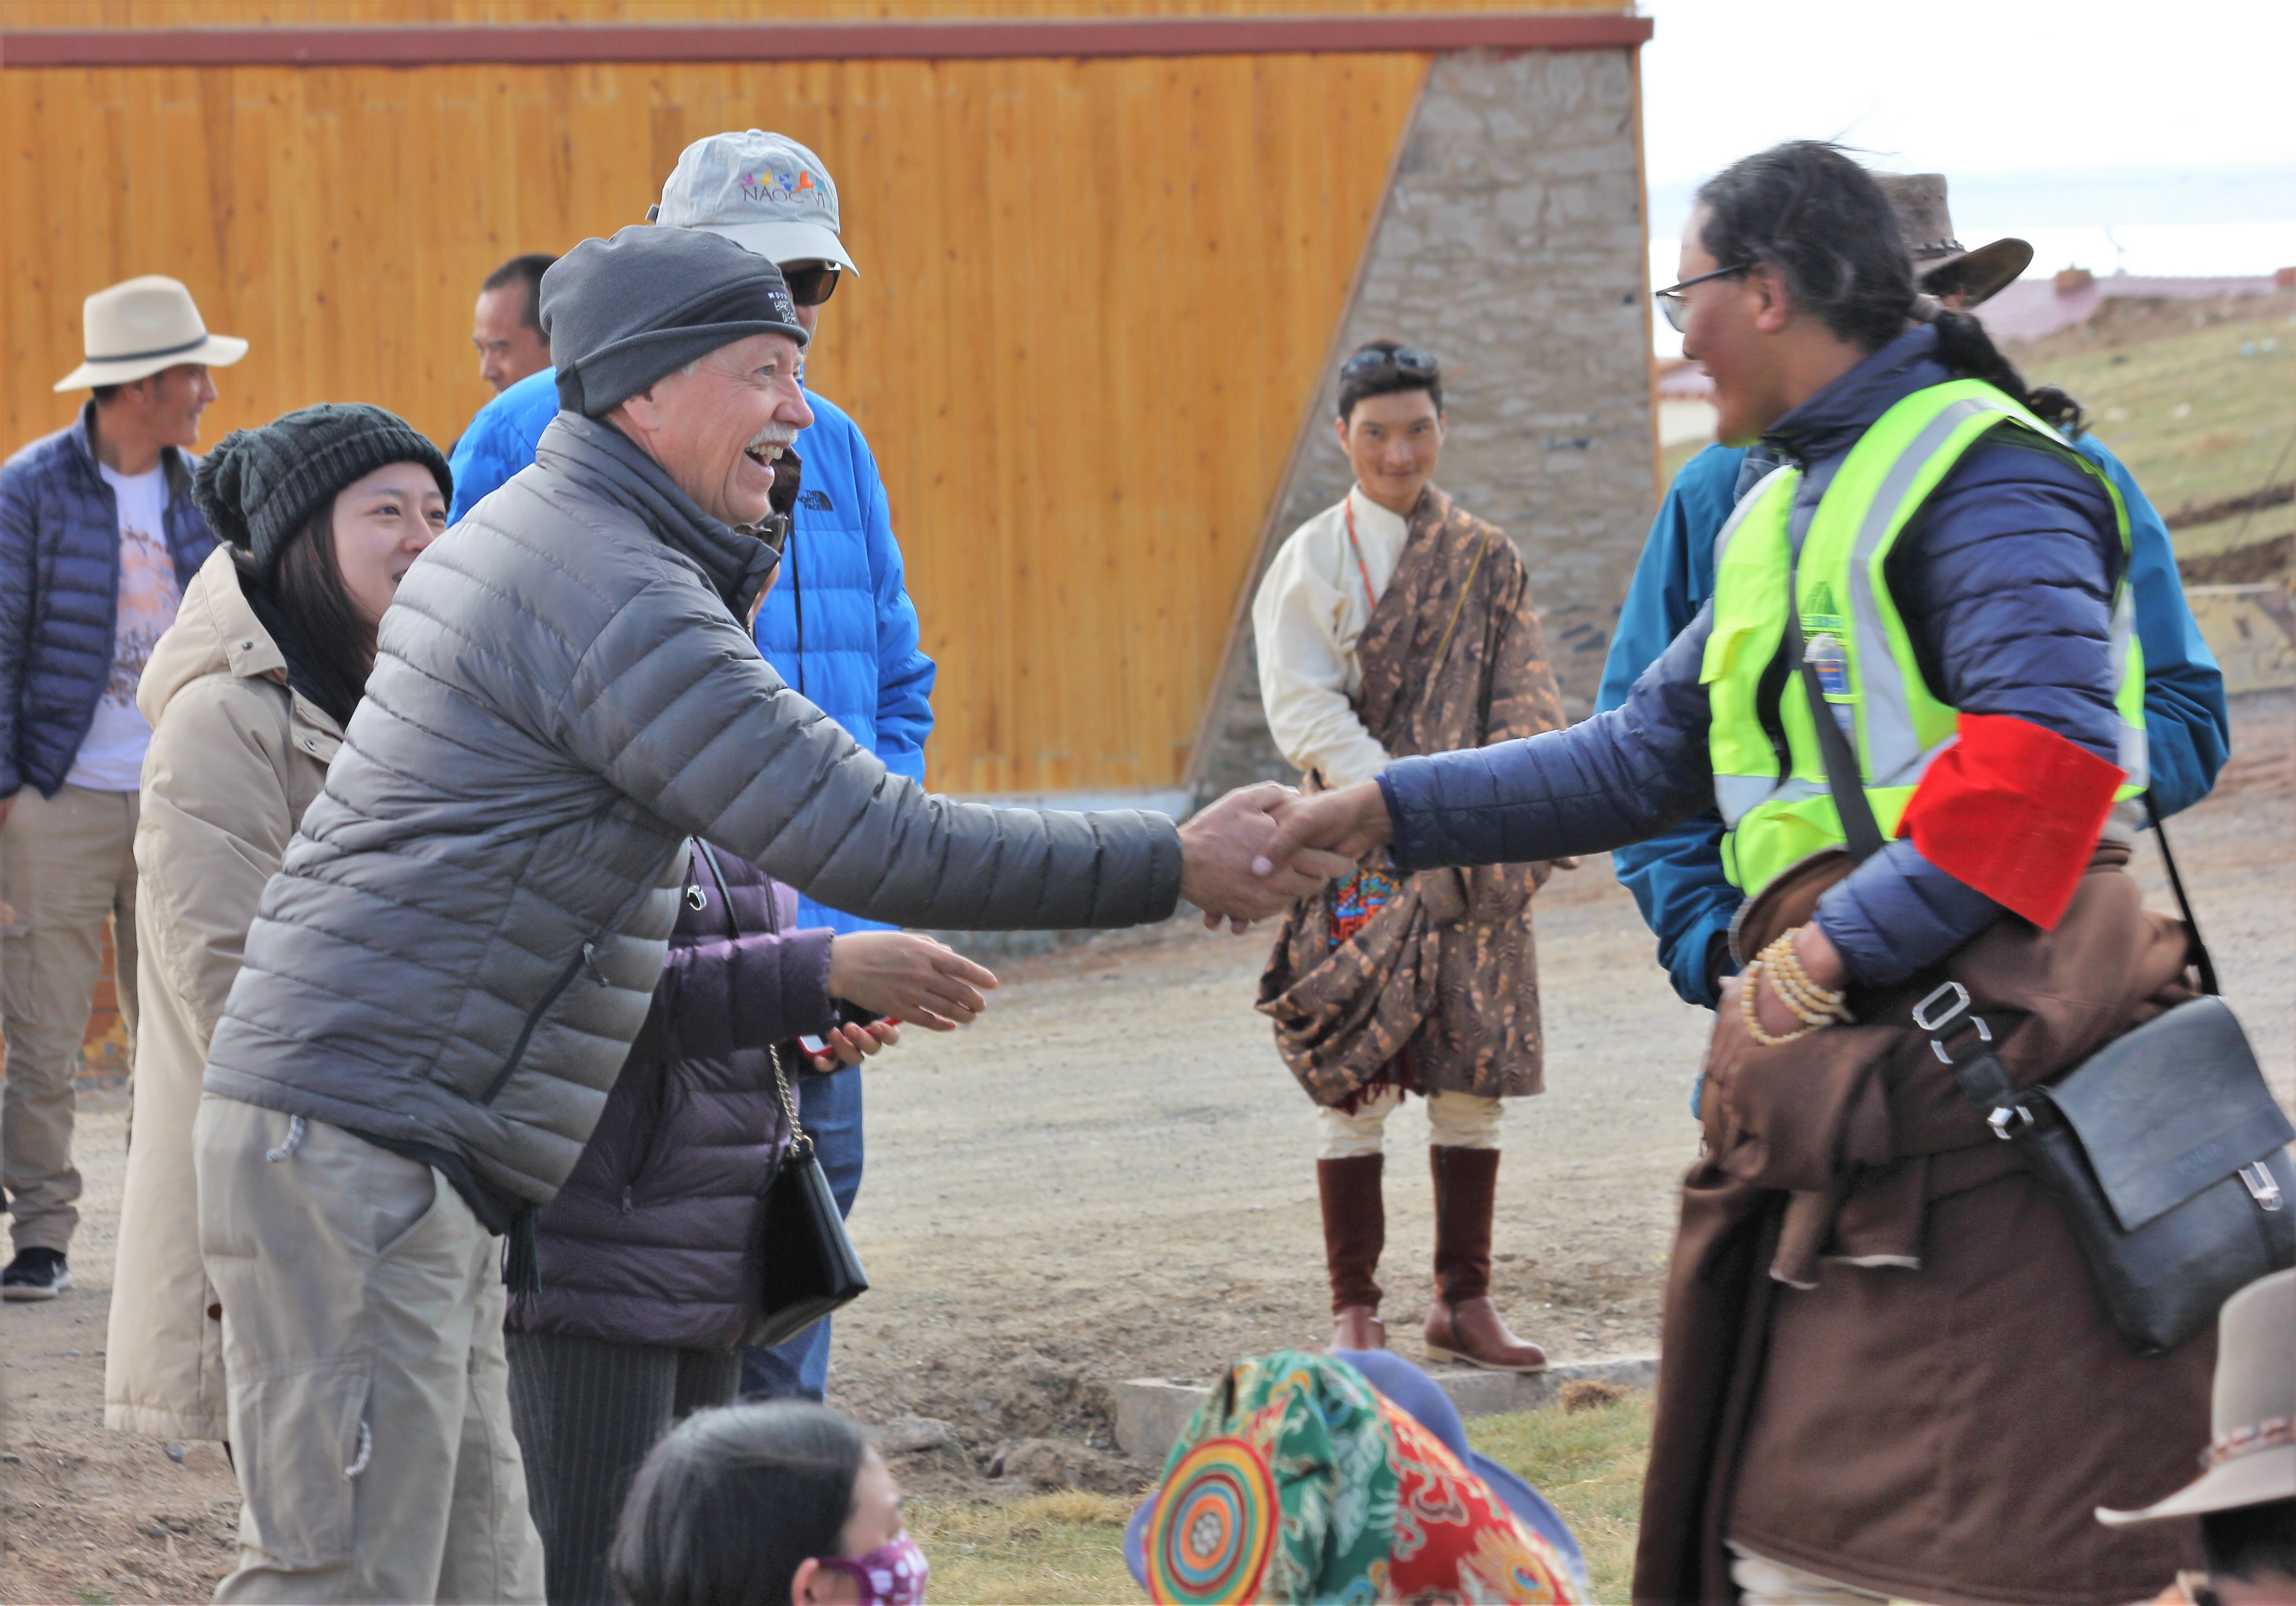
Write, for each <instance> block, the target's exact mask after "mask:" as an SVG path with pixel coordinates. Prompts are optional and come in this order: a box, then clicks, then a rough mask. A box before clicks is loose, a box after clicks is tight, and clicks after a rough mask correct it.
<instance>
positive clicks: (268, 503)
mask: <svg viewBox="0 0 2296 1606" xmlns="http://www.w3.org/2000/svg"><path fill="white" fill-rule="evenodd" d="M391 463H421V464H422V466H423V467H424V468H426V469H429V470H430V477H431V478H432V479H436V480H437V481H438V482H439V495H440V496H444V497H446V498H447V501H449V502H452V501H453V500H454V499H455V475H454V471H452V470H451V469H449V468H448V467H447V459H446V457H445V456H444V455H442V454H441V453H440V452H439V448H438V447H434V446H432V445H431V444H430V440H429V438H426V437H425V436H424V435H423V434H422V431H421V430H417V429H416V428H415V427H414V425H412V424H410V423H408V422H406V420H405V419H403V418H401V417H399V416H398V414H395V413H386V412H384V411H383V410H382V409H381V407H374V406H368V405H367V404H366V403H365V402H322V403H320V404H319V405H318V406H316V407H298V408H297V409H296V410H295V411H294V412H292V413H283V414H280V415H279V416H278V417H276V418H275V419H273V420H272V421H271V422H269V423H267V424H265V425H264V426H263V427H262V428H261V429H259V430H233V431H232V432H231V433H230V434H228V435H226V436H225V437H224V438H223V439H222V441H221V442H220V443H218V444H217V447H216V449H215V450H214V451H212V452H209V454H208V455H206V456H205V457H202V458H201V459H200V467H199V472H198V473H197V474H196V475H194V476H193V479H192V499H193V501H194V502H196V503H198V504H199V507H200V512H201V513H203V514H205V515H206V516H207V521H208V529H210V530H212V531H213V532H214V533H215V536H216V538H217V540H220V541H223V542H225V543H227V544H228V545H233V546H235V547H237V548H239V550H240V551H241V552H242V553H246V554H248V558H249V561H250V562H249V566H250V568H252V569H253V570H254V571H255V577H256V578H257V579H258V580H260V581H263V582H264V583H265V584H266V585H267V584H268V583H269V582H270V579H271V576H272V573H273V571H274V569H275V568H276V566H277V564H278V561H279V554H280V553H282V552H284V551H285V550H286V548H287V544H288V542H290V541H291V540H293V539H294V537H295V533H296V532H297V531H298V530H299V529H302V528H303V526H304V525H305V524H307V523H308V522H309V521H310V519H311V515H312V514H314V513H316V512H318V511H319V510H320V509H321V508H323V507H325V506H328V505H330V504H332V503H333V501H334V499H335V497H336V496H338V495H339V494H340V493H341V491H342V490H343V488H345V487H346V486H349V485H352V484H355V483H356V482H357V481H358V480H361V479H365V478H366V476H368V475H369V474H372V473H373V472H374V471H375V470H377V469H380V468H386V467H388V466H389V465H390V464H391Z"/></svg>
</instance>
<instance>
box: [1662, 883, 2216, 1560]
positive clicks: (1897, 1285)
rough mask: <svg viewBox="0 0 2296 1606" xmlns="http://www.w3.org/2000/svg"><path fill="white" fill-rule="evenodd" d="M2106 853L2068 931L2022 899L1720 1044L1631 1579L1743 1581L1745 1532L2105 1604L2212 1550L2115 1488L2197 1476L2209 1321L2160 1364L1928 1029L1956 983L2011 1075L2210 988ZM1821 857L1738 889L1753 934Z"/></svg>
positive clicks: (1763, 1542)
mask: <svg viewBox="0 0 2296 1606" xmlns="http://www.w3.org/2000/svg"><path fill="white" fill-rule="evenodd" d="M2127 861H2128V848H2127V845H2126V844H2125V843H2120V842H2113V841H2108V842H2107V843H2105V844H2103V845H2101V846H2100V847H2099V848H2098V849H2097V852H2096V856H2095V859H2094V860H2093V862H2092V864H2091V865H2090V868H2089V871H2088V873H2087V875H2086V876H2085V877H2084V878H2083V880H2082V882H2081V885H2080V887H2079V889H2078V890H2077V891H2076V892H2075V894H2074V897H2073V901H2072V905H2071V907H2070V908H2069V909H2068V910H2067V911H2066V914H2065V916H2064V918H2063V919H2062V921H2060V922H2058V925H2057V927H2056V929H2055V930H2051V931H2042V930H2038V929H2036V928H2035V927H2033V926H2031V925H2030V924H2028V923H2027V922H2023V921H2021V920H2018V919H2016V918H2015V917H2013V916H2009V917H2005V918H2003V919H2002V920H2001V921H1999V922H1997V924H1995V925H1994V926H1993V927H1991V928H1990V929H1989V930H1987V931H1985V932H1984V933H1982V934H1981V935H1980V936H1979V937H1978V938H1974V939H1973V940H1972V941H1971V942H1970V943H1969V944H1968V945H1966V946H1964V947H1963V948H1962V949H1961V950H1960V951H1959V952H1958V953H1956V955H1954V956H1953V957H1952V958H1951V959H1950V960H1949V961H1948V963H1946V964H1945V965H1944V966H1943V967H1942V971H1941V973H1940V972H1939V971H1931V972H1930V973H1928V974H1926V975H1925V976H1924V977H1923V978H1922V979H1920V980H1918V981H1916V982H1915V983H1914V984H1912V985H1910V986H1908V987H1901V988H1898V989H1896V990H1894V991H1890V992H1888V993H1882V994H1876V995H1873V996H1862V997H1855V998H1853V999H1852V1001H1851V1003H1852V1007H1853V1008H1854V1009H1855V1010H1856V1012H1857V1017H1858V1020H1860V1021H1861V1022H1862V1023H1863V1024H1859V1025H1857V1026H1849V1027H1835V1028H1828V1029H1826V1030H1825V1031H1822V1032H1817V1033H1814V1034H1812V1035H1811V1036H1809V1037H1804V1038H1800V1039H1798V1040H1796V1041H1795V1042H1792V1043H1790V1044H1786V1045H1780V1046H1776V1047H1770V1048H1762V1047H1755V1046H1751V1045H1750V1046H1748V1047H1746V1048H1744V1049H1743V1050H1741V1051H1739V1052H1735V1053H1733V1054H1732V1055H1731V1056H1730V1057H1729V1058H1728V1059H1727V1060H1726V1061H1721V1062H1710V1063H1709V1065H1708V1066H1707V1072H1706V1074H1707V1078H1708V1079H1707V1082H1706V1092H1705V1097H1704V1099H1703V1101H1702V1114H1703V1117H1704V1120H1705V1127H1706V1153H1705V1155H1704V1157H1703V1158H1702V1159H1700V1160H1699V1161H1698V1163H1697V1164H1696V1165H1694V1166H1693V1167H1692V1168H1691V1170H1690V1173H1689V1175H1688V1176H1686V1177H1685V1180H1684V1184H1683V1192H1682V1223H1681V1228H1680V1231H1679V1233H1678V1234H1677V1238H1676V1241H1675V1248H1674V1256H1673V1260H1672V1264H1671V1266H1670V1267H1669V1272H1668V1276H1667V1292H1666V1308H1665V1313H1664V1316H1663V1323H1662V1336H1661V1345H1660V1348H1661V1354H1662V1355H1663V1356H1664V1357H1665V1360H1664V1364H1663V1365H1662V1366H1661V1369H1660V1374H1659V1388H1658V1393H1659V1400H1658V1420H1657V1424H1656V1428H1655V1431H1654V1436H1653V1439H1652V1448H1651V1460H1650V1467H1649V1471H1648V1474H1647V1476H1646V1479H1645V1481H1644V1491H1643V1516H1642V1528H1641V1537H1640V1542H1639V1546H1638V1550H1637V1554H1636V1568H1635V1585H1634V1598H1635V1599H1636V1601H1637V1602H1691V1601H1696V1602H1729V1601H1731V1600H1733V1599H1734V1589H1733V1587H1732V1586H1731V1583H1730V1577H1729V1557H1728V1553H1727V1551H1726V1547H1725V1541H1726V1540H1735V1541H1736V1542H1737V1543H1739V1544H1740V1545H1743V1546H1745V1548H1747V1549H1748V1550H1751V1551H1753V1552H1754V1553H1757V1554H1760V1555H1764V1556H1767V1557H1769V1558H1770V1559H1772V1560H1774V1561H1784V1562H1786V1563H1789V1564H1791V1565H1792V1566H1795V1567H1800V1568H1802V1569H1806V1570H1808V1571H1809V1572H1813V1573H1816V1574H1817V1575H1819V1576H1820V1577H1826V1578H1831V1579H1833V1580H1836V1581H1838V1582H1841V1583H1844V1584H1849V1585H1852V1586H1857V1587H1858V1588H1862V1589H1869V1590H1874V1591H1876V1592H1878V1593H1882V1594H1890V1595H1892V1596H1895V1597H1897V1598H1899V1599H1906V1600H1914V1601H1922V1602H1936V1603H1938V1606H1955V1603H1957V1602H1988V1603H1991V1602H2034V1603H2036V1606H2112V1603H2114V1602H2128V1601H2132V1600H2136V1599H2140V1598H2144V1597H2148V1596H2150V1595H2152V1594H2155V1593H2156V1592H2157V1591H2159V1590H2160V1589H2161V1587H2162V1586H2165V1585H2166V1584H2167V1583H2169V1580H2170V1578H2171V1577H2172V1576H2173V1574H2174V1573H2175V1571H2176V1570H2177V1568H2179V1567H2180V1566H2193V1565H2196V1564H2197V1562H2198V1552H2197V1536H2196V1533H2195V1530H2194V1528H2193V1527H2192V1525H2190V1524H2186V1523H2178V1522H2162V1523H2156V1524H2152V1525H2148V1526H2146V1527H2143V1528H2128V1529H2112V1528H2105V1527H2103V1525H2102V1524H2100V1523H2098V1522H2097V1521H2096V1520H2095V1517H2094V1515H2093V1513H2094V1512H2095V1508H2096V1507H2097V1506H2099V1505H2112V1506H2122V1507H2129V1506H2136V1505H2143V1504H2149V1503H2150V1502H2152V1501H2153V1500H2155V1499H2158V1498H2160V1497H2161V1495H2165V1494H2167V1493H2169V1491H2171V1490H2173V1489H2175V1488H2177V1487H2180V1486H2181V1485H2182V1484H2183V1483H2185V1481H2187V1480H2189V1479H2190V1478H2191V1476H2192V1472H2193V1467H2194V1455H2195V1454H2196V1453H2197V1452H2198V1451H2199V1450H2200V1449H2201V1448H2202V1446H2205V1445H2206V1443H2207V1442H2208V1437H2209V1389H2210V1376H2211V1373H2212V1372H2213V1370H2214V1367H2215V1364H2216V1336H2215V1333H2214V1331H2213V1330H2211V1331H2210V1332H2206V1333H2203V1334H2202V1335H2201V1336H2199V1337H2196V1338H2194V1339H2193V1340H2191V1341H2190V1342H2188V1343H2186V1344H2185V1345H2184V1346H2183V1347H2182V1348H2178V1349H2177V1350H2176V1351H2174V1352H2172V1353H2170V1354H2169V1355H2166V1356H2156V1357H2152V1358H2144V1357H2140V1356H2137V1355H2136V1354H2135V1353H2134V1352H2133V1351H2131V1350H2130V1349H2129V1348H2128V1347H2127V1346H2126V1345H2124V1344H2123V1343H2122V1342H2121V1341H2120V1338H2119V1337H2118V1335H2116V1334H2115V1333H2114V1332H2113V1330H2112V1323H2111V1320H2110V1318H2109V1317H2108V1316H2107V1315H2106V1314H2105V1312H2104V1310H2103V1307H2102V1306H2101V1305H2100V1304H2099V1303H2098V1300H2097V1297H2096V1294H2095V1291H2094V1289H2093V1286H2092V1284H2091V1283H2090V1282H2089V1279H2088V1274H2087V1270H2086V1269H2085V1267H2084V1266H2082V1264H2081V1260H2080V1255H2079V1249H2078V1248H2077V1246H2076V1245H2075V1243H2074V1241H2073V1240H2072V1237H2071V1233H2070V1232H2069V1231H2068V1230H2067V1228H2066V1227H2065V1225H2064V1221H2063V1217H2062V1214H2061V1212H2060V1211H2059V1210H2058V1209H2057V1206H2056V1204H2055V1202H2054V1200H2053V1199H2052V1198H2051V1196H2050V1195H2049V1194H2048V1192H2046V1189H2045V1188H2044V1187H2043V1185H2042V1184H2041V1183H2040V1182H2039V1181H2038V1178H2036V1177H2035V1176H2032V1175H2031V1174H2030V1172H2028V1171H2027V1170H2026V1169H2025V1168H2024V1166H2023V1162H2022V1160H2021V1158H2020V1157H2019V1153H2018V1151H2017V1150H2016V1149H2014V1148H2013V1146H2012V1145H2010V1144H2007V1143H2001V1142H1998V1141H1997V1140H1996V1139H1995V1138H1994V1137H1993V1136H1992V1135H1991V1134H1990V1133H1989V1131H1988V1130H1987V1129H1986V1127H1985V1125H1984V1122H1983V1121H1982V1119H1981V1118H1980V1117H1979V1116H1978V1114H1977V1112H1976V1111H1975V1110H1972V1109H1971V1108H1970V1106H1969V1105H1968V1103H1967V1102H1965V1101H1964V1099H1963V1097H1962V1094H1961V1092H1960V1090H1959V1088H1958V1086H1956V1084H1955V1082H1954V1080H1953V1077H1952V1073H1951V1072H1950V1071H1949V1070H1948V1069H1947V1068H1946V1067H1945V1066H1944V1065H1942V1064H1941V1063H1939V1061H1938V1060H1937V1059H1936V1058H1935V1057H1934V1056H1933V1055H1932V1054H1931V1052H1930V1049H1929V1045H1928V1040H1927V1038H1926V1037H1923V1035H1922V1034H1921V1033H1919V1032H1917V1031H1915V1029H1914V1028H1913V1027H1912V1025H1911V1020H1910V1014H1909V1012H1910V1009H1911V1007H1912V1005H1913V1004H1915V1003H1916V1002H1918V1001H1919V1000H1920V999H1921V998H1922V996H1923V995H1925V994H1926V993H1928V992H1929V991H1930V990H1931V988H1933V987H1936V986H1937V985H1938V982H1939V980H1940V979H1941V977H1942V976H1949V977H1951V978H1952V979H1955V980H1957V981H1959V982H1961V983H1962V984H1963V985H1964V987H1967V988H1968V989H1969V991H1970V994H1971V997H1972V1009H1973V1010H1974V1011H1975V1012H1977V1013H1979V1014H1980V1015H1982V1016H1984V1017H1985V1019H1986V1020H1988V1022H1989V1024H1990V1025H1991V1027H1992V1028H1993V1030H1994V1032H1995V1034H1996V1037H1997V1045H1998V1053H1999V1055H2000V1058H2001V1061H2002V1063H2003V1065H2004V1066H2005V1068H2006V1069H2007V1070H2008V1071H2009V1074H2010V1075H2011V1076H2012V1077H2014V1078H2016V1080H2017V1082H2018V1083H2019V1085H2020V1086H2030V1085H2031V1084H2033V1083H2035V1082H2039V1081H2043V1080H2046V1079H2048V1078H2049V1077H2053V1076H2054V1075H2056V1074H2057V1073H2059V1072H2061V1071H2063V1070H2065V1069H2070V1068H2071V1067H2072V1066H2073V1065H2075V1064H2077V1063H2079V1061H2081V1060H2082V1059H2084V1058H2086V1057H2087V1055H2088V1054H2090V1053H2094V1052H2095V1050H2096V1049H2097V1048H2098V1047H2099V1046H2101V1045H2103V1044H2105V1043H2107V1042H2109V1041H2111V1040H2112V1038H2114V1037H2118V1036H2120V1034H2121V1033H2123V1032H2125V1031H2128V1029H2130V1028H2133V1027H2136V1026H2138V1025H2141V1024H2142V1023H2144V1021H2145V1020H2151V1019H2153V1017H2154V1016H2156V1015H2158V1014H2159V1013H2161V1011H2163V1010H2165V1009H2169V1008H2172V1007H2174V1006H2175V1005H2177V1004H2181V1003H2185V1002H2187V1001H2189V1000H2190V999H2191V998H2192V997H2193V996H2194V991H2193V988H2192V986H2191V984H2190V980H2189V978H2188V976H2187V974H2186V971H2185V963H2186V950H2187V944H2186V938H2185V928H2184V925H2183V924H2182V922H2178V921H2176V920H2173V919H2171V918H2169V917H2168V916H2166V915H2161V914H2152V913H2149V912H2147V911H2146V910H2145V909H2144V907H2143V906H2142V904H2141V901H2140V895H2139V893H2138V889H2137V887H2136V882H2135V881H2134V880H2132V879H2131V878H2130V877H2129V876H2128V874H2127V873H2125V870H2124V868H2123V866H2124V865H2125V864H2126V863H2127ZM1848 869H1849V861H1848V859H1847V857H1846V856H1844V855H1841V854H1840V853H1832V854H1826V855H1821V856H1816V857H1815V858H1813V859H1812V860H1809V861H1805V863H1804V864H1802V865H1800V866H1797V867H1796V869H1795V870H1793V871H1790V872H1789V873H1787V874H1786V875H1785V876H1784V877H1781V878H1780V880H1779V881H1778V882H1776V883H1775V884H1774V885H1773V886H1772V887H1771V888H1770V889H1766V890H1765V892H1764V893H1763V895H1762V897H1760V898H1759V899H1757V900H1756V901H1755V903H1754V904H1753V905H1751V906H1750V907H1749V908H1748V910H1747V911H1746V913H1745V915H1744V917H1743V920H1742V922H1741V936H1740V947H1741V951H1742V952H1746V953H1753V952H1757V951H1759V948H1760V947H1761V946H1763V945H1764V944H1765V943H1767V941H1768V940H1769V939H1770V938H1771V937H1773V936H1775V934H1776V933H1777V932H1778V931H1780V930H1784V929H1785V928H1787V927H1789V926H1792V925H1796V924H1799V923H1800V922H1803V921H1805V920H1807V919H1808V917H1809V914H1810V912H1811V910H1812V909H1813V908H1814V907H1815V905H1816V899H1817V895H1818V894H1819V893H1820V892H1821V891H1823V890H1824V889H1825V888H1826V887H1828V886H1830V885H1832V884H1833V881H1837V880H1839V879H1841V876H1842V875H1843V874H1845V873H1847V872H1848Z"/></svg>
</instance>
